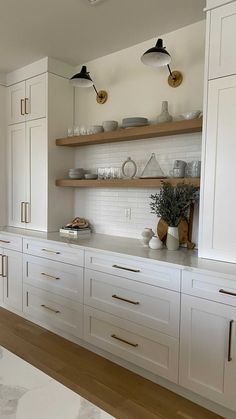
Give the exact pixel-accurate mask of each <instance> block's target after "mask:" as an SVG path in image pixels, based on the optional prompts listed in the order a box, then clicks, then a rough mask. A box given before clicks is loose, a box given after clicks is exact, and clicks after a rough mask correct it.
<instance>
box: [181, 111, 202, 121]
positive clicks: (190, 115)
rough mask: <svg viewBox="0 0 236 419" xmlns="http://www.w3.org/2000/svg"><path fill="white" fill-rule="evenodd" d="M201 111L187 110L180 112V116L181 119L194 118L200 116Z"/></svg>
mask: <svg viewBox="0 0 236 419" xmlns="http://www.w3.org/2000/svg"><path fill="white" fill-rule="evenodd" d="M201 113H202V112H201V111H189V112H185V113H182V114H181V115H180V116H182V117H183V119H196V118H200V115H201Z"/></svg>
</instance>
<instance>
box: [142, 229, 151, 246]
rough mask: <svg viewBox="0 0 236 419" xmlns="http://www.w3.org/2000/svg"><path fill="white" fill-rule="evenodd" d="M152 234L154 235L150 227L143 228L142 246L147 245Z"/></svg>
mask: <svg viewBox="0 0 236 419" xmlns="http://www.w3.org/2000/svg"><path fill="white" fill-rule="evenodd" d="M152 236H154V233H153V231H152V229H151V228H145V229H144V230H143V232H142V237H143V238H142V243H143V245H144V247H148V244H149V242H150V240H151V238H152Z"/></svg>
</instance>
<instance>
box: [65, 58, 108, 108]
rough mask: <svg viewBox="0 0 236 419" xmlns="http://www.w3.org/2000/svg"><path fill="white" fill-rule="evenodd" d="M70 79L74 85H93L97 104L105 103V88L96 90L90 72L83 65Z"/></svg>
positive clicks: (106, 96)
mask: <svg viewBox="0 0 236 419" xmlns="http://www.w3.org/2000/svg"><path fill="white" fill-rule="evenodd" d="M70 81H71V84H72V85H73V86H74V87H93V88H94V90H95V92H96V99H97V102H98V103H99V104H103V103H106V101H107V98H108V94H107V92H106V91H105V90H99V92H98V91H97V89H96V86H95V84H94V82H93V80H92V79H91V77H90V73H89V71H87V67H86V66H85V65H83V66H82V68H81V70H80V72H79V73H77V74H75V75H74V76H73V77H71V79H70Z"/></svg>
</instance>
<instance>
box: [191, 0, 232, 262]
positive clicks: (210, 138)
mask: <svg viewBox="0 0 236 419" xmlns="http://www.w3.org/2000/svg"><path fill="white" fill-rule="evenodd" d="M224 3H227V4H224ZM207 6H208V11H207V41H206V42H207V45H206V76H205V78H206V79H205V121H204V131H203V133H204V134H203V163H204V164H203V176H202V185H201V212H200V237H199V255H200V257H203V258H209V259H216V260H223V261H227V262H236V231H235V214H236V194H235V187H236V172H235V170H236V165H235V161H236V160H235V156H236V117H235V115H236V51H235V47H234V38H235V35H236V29H235V28H236V1H231V2H229V1H223V0H215V1H214V0H209V1H208V2H207Z"/></svg>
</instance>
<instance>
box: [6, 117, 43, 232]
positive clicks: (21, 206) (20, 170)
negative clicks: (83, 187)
mask: <svg viewBox="0 0 236 419" xmlns="http://www.w3.org/2000/svg"><path fill="white" fill-rule="evenodd" d="M8 163H9V164H8V185H9V187H8V197H9V202H8V208H9V221H8V223H9V225H10V226H14V227H28V228H30V229H34V230H46V229H47V130H46V119H45V118H42V119H38V120H35V121H30V122H27V123H26V124H25V123H22V124H16V125H12V126H9V135H8Z"/></svg>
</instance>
